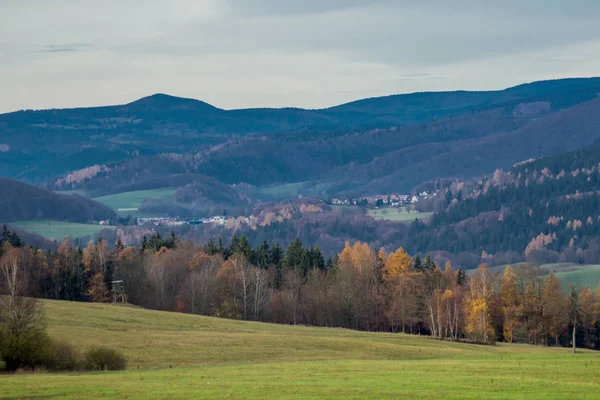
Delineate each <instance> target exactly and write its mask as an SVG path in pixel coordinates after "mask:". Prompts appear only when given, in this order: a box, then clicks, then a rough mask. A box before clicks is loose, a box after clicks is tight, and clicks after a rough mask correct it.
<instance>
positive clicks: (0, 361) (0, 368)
mask: <svg viewBox="0 0 600 400" xmlns="http://www.w3.org/2000/svg"><path fill="white" fill-rule="evenodd" d="M4 368H6V363H5V362H4V360H3V359H1V358H0V372H2V371H4Z"/></svg>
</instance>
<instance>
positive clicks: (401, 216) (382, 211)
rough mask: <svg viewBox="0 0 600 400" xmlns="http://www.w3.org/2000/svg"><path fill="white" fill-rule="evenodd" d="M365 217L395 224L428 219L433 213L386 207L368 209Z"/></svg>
mask: <svg viewBox="0 0 600 400" xmlns="http://www.w3.org/2000/svg"><path fill="white" fill-rule="evenodd" d="M367 215H370V216H371V217H373V218H375V219H387V220H389V221H395V222H412V221H414V220H415V219H424V218H429V217H430V216H431V215H433V213H429V212H419V211H415V210H407V209H405V208H403V207H399V208H394V207H386V208H375V209H369V210H368V211H367Z"/></svg>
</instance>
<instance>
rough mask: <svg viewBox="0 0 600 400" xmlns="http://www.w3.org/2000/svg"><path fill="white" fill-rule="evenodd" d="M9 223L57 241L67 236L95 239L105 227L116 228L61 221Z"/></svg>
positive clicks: (106, 227)
mask: <svg viewBox="0 0 600 400" xmlns="http://www.w3.org/2000/svg"><path fill="white" fill-rule="evenodd" d="M10 225H11V226H14V227H16V228H21V229H23V230H25V231H27V232H31V233H35V234H37V235H40V236H42V237H45V238H46V239H50V240H54V241H57V242H60V241H61V240H63V239H64V238H65V237H67V236H70V237H72V238H80V237H84V236H91V237H92V238H94V239H95V238H96V237H97V235H98V233H100V232H101V231H103V230H105V229H110V230H114V229H116V227H114V226H105V225H104V226H103V225H92V224H77V223H74V222H61V221H18V222H11V223H10Z"/></svg>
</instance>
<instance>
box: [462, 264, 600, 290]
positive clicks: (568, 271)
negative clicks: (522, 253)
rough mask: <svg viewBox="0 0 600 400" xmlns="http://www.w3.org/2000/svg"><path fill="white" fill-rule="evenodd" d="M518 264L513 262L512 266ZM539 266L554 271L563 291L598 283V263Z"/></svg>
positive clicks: (599, 271) (590, 286) (499, 268)
mask: <svg viewBox="0 0 600 400" xmlns="http://www.w3.org/2000/svg"><path fill="white" fill-rule="evenodd" d="M519 264H520V263H517V264H514V265H513V267H516V266H518V265H519ZM504 268H506V266H505V265H499V266H496V267H494V268H492V271H494V272H497V273H502V272H503V271H504ZM540 268H541V269H543V270H546V271H551V270H552V271H554V273H555V274H556V277H557V278H558V279H559V280H560V281H561V284H562V287H563V290H564V291H565V292H566V291H567V290H568V288H569V286H571V285H573V286H575V287H580V286H587V287H588V288H590V289H596V288H598V287H599V285H600V265H598V264H588V265H581V264H572V263H555V264H542V265H540ZM468 273H472V271H468Z"/></svg>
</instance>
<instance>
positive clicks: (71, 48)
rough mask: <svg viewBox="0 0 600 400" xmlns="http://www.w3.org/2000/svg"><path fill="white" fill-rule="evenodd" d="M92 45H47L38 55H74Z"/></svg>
mask: <svg viewBox="0 0 600 400" xmlns="http://www.w3.org/2000/svg"><path fill="white" fill-rule="evenodd" d="M91 46H92V45H91V44H90V43H69V44H46V45H44V46H42V48H41V49H38V50H35V52H36V53H72V52H76V51H81V50H83V49H85V48H88V47H91Z"/></svg>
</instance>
